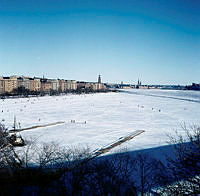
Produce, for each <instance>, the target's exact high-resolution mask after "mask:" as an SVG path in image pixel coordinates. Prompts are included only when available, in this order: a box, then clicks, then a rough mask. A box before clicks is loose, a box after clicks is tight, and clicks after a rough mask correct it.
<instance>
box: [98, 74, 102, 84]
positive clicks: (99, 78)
mask: <svg viewBox="0 0 200 196" xmlns="http://www.w3.org/2000/svg"><path fill="white" fill-rule="evenodd" d="M98 83H101V75H99V77H98Z"/></svg>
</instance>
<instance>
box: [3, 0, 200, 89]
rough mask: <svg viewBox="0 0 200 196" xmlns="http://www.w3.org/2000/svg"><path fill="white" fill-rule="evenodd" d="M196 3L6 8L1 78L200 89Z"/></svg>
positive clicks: (19, 3)
mask: <svg viewBox="0 0 200 196" xmlns="http://www.w3.org/2000/svg"><path fill="white" fill-rule="evenodd" d="M199 8H200V3H199V2H198V1H196V0H190V1H189V0H183V1H179V0H174V1H172V0H169V1H167V2H163V1H159V0H158V1H152V0H149V1H145V0H141V1H130V0H126V1H121V0H117V1H111V0H110V1H109V0H108V1H105V0H102V1H79V0H75V1H69V0H59V1H56V3H55V1H53V0H47V1H41V0H36V1H33V0H29V1H25V0H15V1H12V2H11V1H6V0H0V25H1V30H0V43H1V44H0V65H1V73H0V75H5V76H6V75H28V76H38V77H42V76H43V75H45V76H46V77H48V78H57V77H59V78H68V79H75V80H78V81H82V80H83V81H96V76H97V75H98V74H101V75H102V76H103V81H104V82H113V83H120V82H121V81H124V83H136V81H137V80H138V78H140V80H141V81H142V83H144V84H180V85H187V84H191V83H192V82H197V83H199V82H200V81H199V74H200V63H199V60H200V57H199V55H198V53H199V51H200V14H199Z"/></svg>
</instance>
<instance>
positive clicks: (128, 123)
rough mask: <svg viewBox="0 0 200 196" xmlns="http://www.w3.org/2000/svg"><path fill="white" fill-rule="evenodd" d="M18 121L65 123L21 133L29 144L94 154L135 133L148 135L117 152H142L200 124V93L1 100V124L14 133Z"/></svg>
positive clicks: (139, 92) (138, 92)
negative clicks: (31, 141) (86, 150)
mask: <svg viewBox="0 0 200 196" xmlns="http://www.w3.org/2000/svg"><path fill="white" fill-rule="evenodd" d="M127 92H128V93H127ZM152 95H156V96H152ZM174 98H175V99H174ZM191 100H194V102H193V101H191ZM14 116H16V119H17V122H20V126H21V127H22V128H24V127H31V126H35V125H42V124H47V123H54V122H57V121H65V123H64V124H60V125H54V126H50V127H44V128H38V129H32V130H27V131H23V132H21V135H22V136H23V137H24V138H25V139H28V138H30V137H32V138H35V139H36V138H37V142H39V143H43V142H51V141H54V142H57V143H59V144H60V145H62V146H77V145H79V146H86V145H87V146H88V147H89V148H90V149H91V150H95V149H97V148H100V147H102V146H105V145H107V144H109V143H112V142H113V141H116V140H117V139H118V138H120V137H124V136H126V135H128V134H130V133H131V132H133V131H135V130H138V129H141V130H145V132H144V133H142V134H141V135H139V136H137V137H136V138H134V139H132V140H130V141H128V142H126V143H124V144H122V145H121V146H120V147H117V148H127V149H128V150H138V149H145V148H151V147H157V146H161V145H165V144H166V142H167V140H168V136H167V134H174V130H178V131H179V132H182V131H183V130H182V129H181V124H183V123H186V124H200V92H193V91H164V90H127V91H126V92H121V93H99V94H86V95H83V94H82V95H63V96H51V97H50V96H45V97H38V98H37V97H32V98H19V99H5V100H0V121H2V122H3V123H4V124H5V125H6V126H7V127H8V128H11V127H12V126H13V120H14ZM74 121H75V123H74ZM114 150H116V149H114Z"/></svg>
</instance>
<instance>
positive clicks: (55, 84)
mask: <svg viewBox="0 0 200 196" xmlns="http://www.w3.org/2000/svg"><path fill="white" fill-rule="evenodd" d="M51 84H52V90H54V91H58V90H59V80H56V79H54V80H51Z"/></svg>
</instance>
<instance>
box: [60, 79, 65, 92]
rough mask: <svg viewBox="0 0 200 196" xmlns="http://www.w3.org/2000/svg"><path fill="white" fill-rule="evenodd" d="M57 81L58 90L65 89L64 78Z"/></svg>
mask: <svg viewBox="0 0 200 196" xmlns="http://www.w3.org/2000/svg"><path fill="white" fill-rule="evenodd" d="M58 83H59V91H60V92H64V91H65V83H66V82H65V80H60V79H59V80H58Z"/></svg>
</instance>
